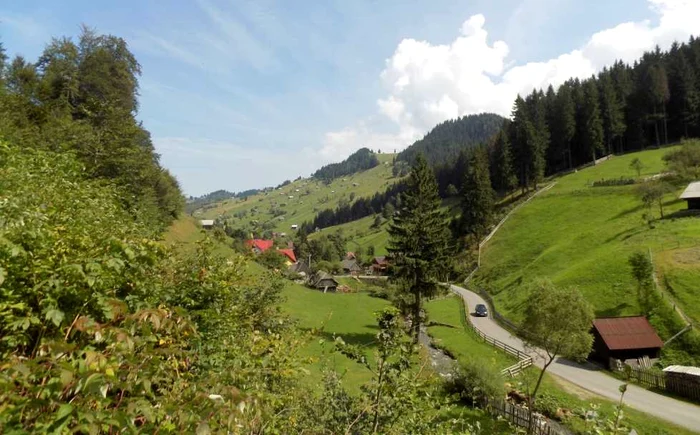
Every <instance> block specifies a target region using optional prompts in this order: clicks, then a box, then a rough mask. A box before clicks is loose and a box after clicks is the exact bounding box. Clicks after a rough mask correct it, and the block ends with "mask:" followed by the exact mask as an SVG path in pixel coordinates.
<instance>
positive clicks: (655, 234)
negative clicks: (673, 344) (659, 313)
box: [475, 148, 700, 339]
mask: <svg viewBox="0 0 700 435" xmlns="http://www.w3.org/2000/svg"><path fill="white" fill-rule="evenodd" d="M669 150H670V149H669V148H667V149H655V150H650V151H644V152H639V153H634V154H628V155H624V156H615V157H612V158H611V159H610V160H608V161H606V162H604V163H601V164H599V165H597V166H593V167H589V168H586V169H583V170H580V171H578V172H575V173H572V174H570V175H566V176H564V177H561V178H560V179H558V180H556V185H555V186H554V187H553V188H552V189H550V190H549V191H547V192H545V193H543V194H542V195H540V196H538V197H537V198H535V199H534V200H532V201H531V202H530V203H529V204H527V205H526V206H525V207H523V208H522V209H520V210H518V211H517V212H516V213H515V214H514V215H512V216H511V218H510V219H509V220H508V221H506V223H505V224H504V225H503V227H502V228H501V229H500V230H499V231H498V232H497V233H496V235H495V236H494V237H493V238H492V239H491V241H489V242H488V244H487V245H486V246H485V248H484V249H483V250H482V268H481V270H480V271H479V272H478V273H477V274H476V277H475V279H476V283H477V284H478V285H481V286H483V287H485V288H486V289H487V290H488V291H489V292H490V293H492V294H493V296H494V300H495V303H496V306H497V307H498V309H499V311H502V312H503V313H504V314H505V315H507V316H509V317H512V318H513V319H515V320H518V319H519V318H520V317H521V316H522V314H523V313H522V308H523V302H524V300H525V298H526V297H527V291H526V287H527V284H528V282H530V281H531V280H533V279H534V278H536V277H547V278H550V279H551V280H552V281H553V282H554V283H556V284H559V285H572V286H576V287H578V288H579V289H580V290H581V292H582V293H583V294H584V296H585V297H586V298H587V299H588V300H589V301H590V302H591V303H592V304H593V306H594V308H595V311H596V314H597V315H598V316H620V315H632V314H638V313H639V312H640V308H639V304H638V302H637V295H636V284H635V282H634V281H633V277H632V274H631V270H630V267H629V265H628V258H629V256H630V254H632V253H633V252H637V251H643V252H648V251H650V252H651V253H653V256H654V258H655V259H656V260H655V263H656V265H657V268H658V270H659V271H660V272H661V273H662V280H661V281H662V282H663V281H667V282H668V283H670V286H669V288H668V290H671V291H672V292H673V294H674V295H675V296H676V298H677V300H678V302H679V303H680V304H681V306H682V307H683V309H684V310H685V311H686V312H687V314H688V315H689V316H690V317H691V318H693V319H695V320H697V319H700V307H699V306H698V304H697V302H696V301H697V298H698V296H699V295H700V290H698V288H697V285H696V284H691V282H697V281H693V278H694V277H697V276H698V274H699V273H700V261H698V255H697V252H698V246H699V245H700V239H699V238H698V235H700V219H698V218H697V217H681V216H682V214H680V213H676V212H678V211H679V210H681V209H684V208H685V202H684V201H681V200H678V199H677V198H678V195H679V194H680V192H681V191H682V187H680V186H678V187H677V188H676V191H675V192H672V193H670V194H668V195H667V196H666V198H665V202H664V207H665V212H666V215H667V218H666V219H662V220H656V221H654V222H653V225H647V224H646V223H645V222H644V221H643V219H642V214H643V213H645V212H647V209H646V208H645V207H644V206H643V205H642V203H641V201H640V200H639V199H638V197H637V196H636V194H635V191H636V186H634V185H625V186H611V187H593V186H592V183H593V182H595V181H599V180H603V179H613V178H619V177H620V176H621V175H623V174H627V176H628V177H630V178H635V177H636V175H637V174H636V173H634V171H633V170H632V169H629V165H630V162H631V161H632V160H633V159H635V158H639V159H640V160H641V161H642V163H643V164H644V166H645V169H644V170H643V171H642V174H641V175H642V178H644V177H648V176H653V175H655V174H658V173H660V172H662V171H663V170H664V165H663V161H662V156H663V155H664V154H666V153H667V152H668V151H669ZM653 213H655V214H656V216H657V217H658V208H655V209H654V210H653ZM664 278H665V279H664ZM655 326H656V327H657V329H659V332H660V333H661V335H662V338H665V339H667V338H669V337H670V335H671V334H673V333H675V332H677V331H676V330H672V329H673V328H672V327H670V326H669V324H668V323H664V322H661V321H660V320H659V319H657V321H656V322H655Z"/></svg>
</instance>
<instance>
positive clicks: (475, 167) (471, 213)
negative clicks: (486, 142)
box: [462, 149, 493, 240]
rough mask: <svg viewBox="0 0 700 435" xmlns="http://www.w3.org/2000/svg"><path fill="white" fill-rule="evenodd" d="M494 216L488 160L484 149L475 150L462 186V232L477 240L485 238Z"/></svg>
mask: <svg viewBox="0 0 700 435" xmlns="http://www.w3.org/2000/svg"><path fill="white" fill-rule="evenodd" d="M492 215H493V189H492V188H491V178H490V176H489V166H488V158H487V156H486V153H485V152H484V150H483V149H476V150H474V152H473V154H472V157H471V159H470V161H469V168H468V169H467V172H466V173H465V174H464V184H462V230H463V233H464V234H471V235H474V236H475V237H476V239H477V240H479V239H481V237H483V236H484V235H485V234H486V232H487V230H488V228H489V225H490V224H491V216H492Z"/></svg>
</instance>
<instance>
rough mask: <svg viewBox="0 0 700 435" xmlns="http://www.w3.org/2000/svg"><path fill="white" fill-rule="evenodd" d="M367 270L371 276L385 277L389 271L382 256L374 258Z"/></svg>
mask: <svg viewBox="0 0 700 435" xmlns="http://www.w3.org/2000/svg"><path fill="white" fill-rule="evenodd" d="M369 268H370V271H371V272H372V275H386V274H387V272H388V271H389V261H388V260H387V259H386V257H384V256H380V257H374V258H373V259H372V264H371V265H370V267H369Z"/></svg>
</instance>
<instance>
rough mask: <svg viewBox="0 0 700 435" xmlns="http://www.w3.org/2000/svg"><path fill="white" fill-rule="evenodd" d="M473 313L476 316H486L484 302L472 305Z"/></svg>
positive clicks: (486, 310)
mask: <svg viewBox="0 0 700 435" xmlns="http://www.w3.org/2000/svg"><path fill="white" fill-rule="evenodd" d="M474 315H475V316H477V317H488V316H489V309H488V308H486V305H484V304H476V306H475V307H474Z"/></svg>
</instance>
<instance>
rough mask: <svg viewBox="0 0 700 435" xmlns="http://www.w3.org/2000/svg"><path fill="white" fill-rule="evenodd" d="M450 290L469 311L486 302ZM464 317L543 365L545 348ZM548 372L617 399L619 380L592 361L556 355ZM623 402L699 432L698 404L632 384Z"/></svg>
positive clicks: (483, 321)
mask: <svg viewBox="0 0 700 435" xmlns="http://www.w3.org/2000/svg"><path fill="white" fill-rule="evenodd" d="M451 290H452V291H453V292H454V293H457V294H458V295H460V296H461V297H462V299H464V302H465V303H466V305H467V308H468V310H467V312H468V313H471V312H473V309H474V306H475V305H476V304H484V305H487V304H486V301H484V299H483V298H482V297H481V296H479V295H478V294H477V293H474V292H472V291H470V290H467V289H465V288H462V287H458V286H456V285H452V286H451ZM487 306H488V305H487ZM467 320H469V321H470V322H472V324H473V325H474V326H475V327H476V328H477V329H479V330H480V331H481V332H483V333H484V334H486V335H489V336H491V337H493V338H495V339H497V340H500V341H502V342H504V343H506V344H508V345H510V346H513V347H514V348H516V349H519V350H521V351H523V352H527V353H529V354H530V355H531V356H532V357H533V363H534V364H535V365H537V366H538V367H542V366H543V365H544V358H543V357H542V355H544V351H542V350H538V349H532V348H529V347H528V348H527V349H526V348H525V344H524V343H523V341H522V340H521V339H520V338H518V337H516V336H514V335H512V334H511V333H510V332H508V331H507V330H505V329H503V328H502V327H501V326H500V325H499V324H498V323H496V321H495V320H493V319H492V318H491V316H489V317H474V316H471V315H469V316H468V319H467ZM547 373H552V374H555V375H557V376H559V377H560V378H562V379H565V380H567V381H569V382H571V383H572V384H575V385H578V386H579V387H581V388H583V389H585V390H588V391H590V392H592V393H595V394H597V395H599V396H602V397H605V398H606V399H610V400H612V401H617V400H619V399H620V391H619V387H620V385H621V384H622V381H620V380H619V379H615V378H613V377H612V376H609V375H607V374H605V372H604V371H603V370H602V369H600V368H599V367H597V366H595V365H593V364H588V363H584V364H579V363H575V362H572V361H568V360H565V359H563V358H557V359H556V360H555V361H554V362H553V363H552V365H550V366H549V368H548V369H547ZM624 403H625V405H626V406H629V407H631V408H634V409H636V410H638V411H641V412H644V413H647V414H650V415H653V416H655V417H658V418H660V419H663V420H666V421H669V422H671V423H674V424H676V425H678V426H682V427H685V428H687V429H690V430H693V431H700V406H696V405H693V404H690V403H687V402H682V401H680V400H676V399H672V398H670V397H667V396H663V395H661V394H656V393H653V392H651V391H648V390H645V389H643V388H641V387H638V386H636V385H632V384H630V385H629V386H628V387H627V392H626V393H625V399H624Z"/></svg>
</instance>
